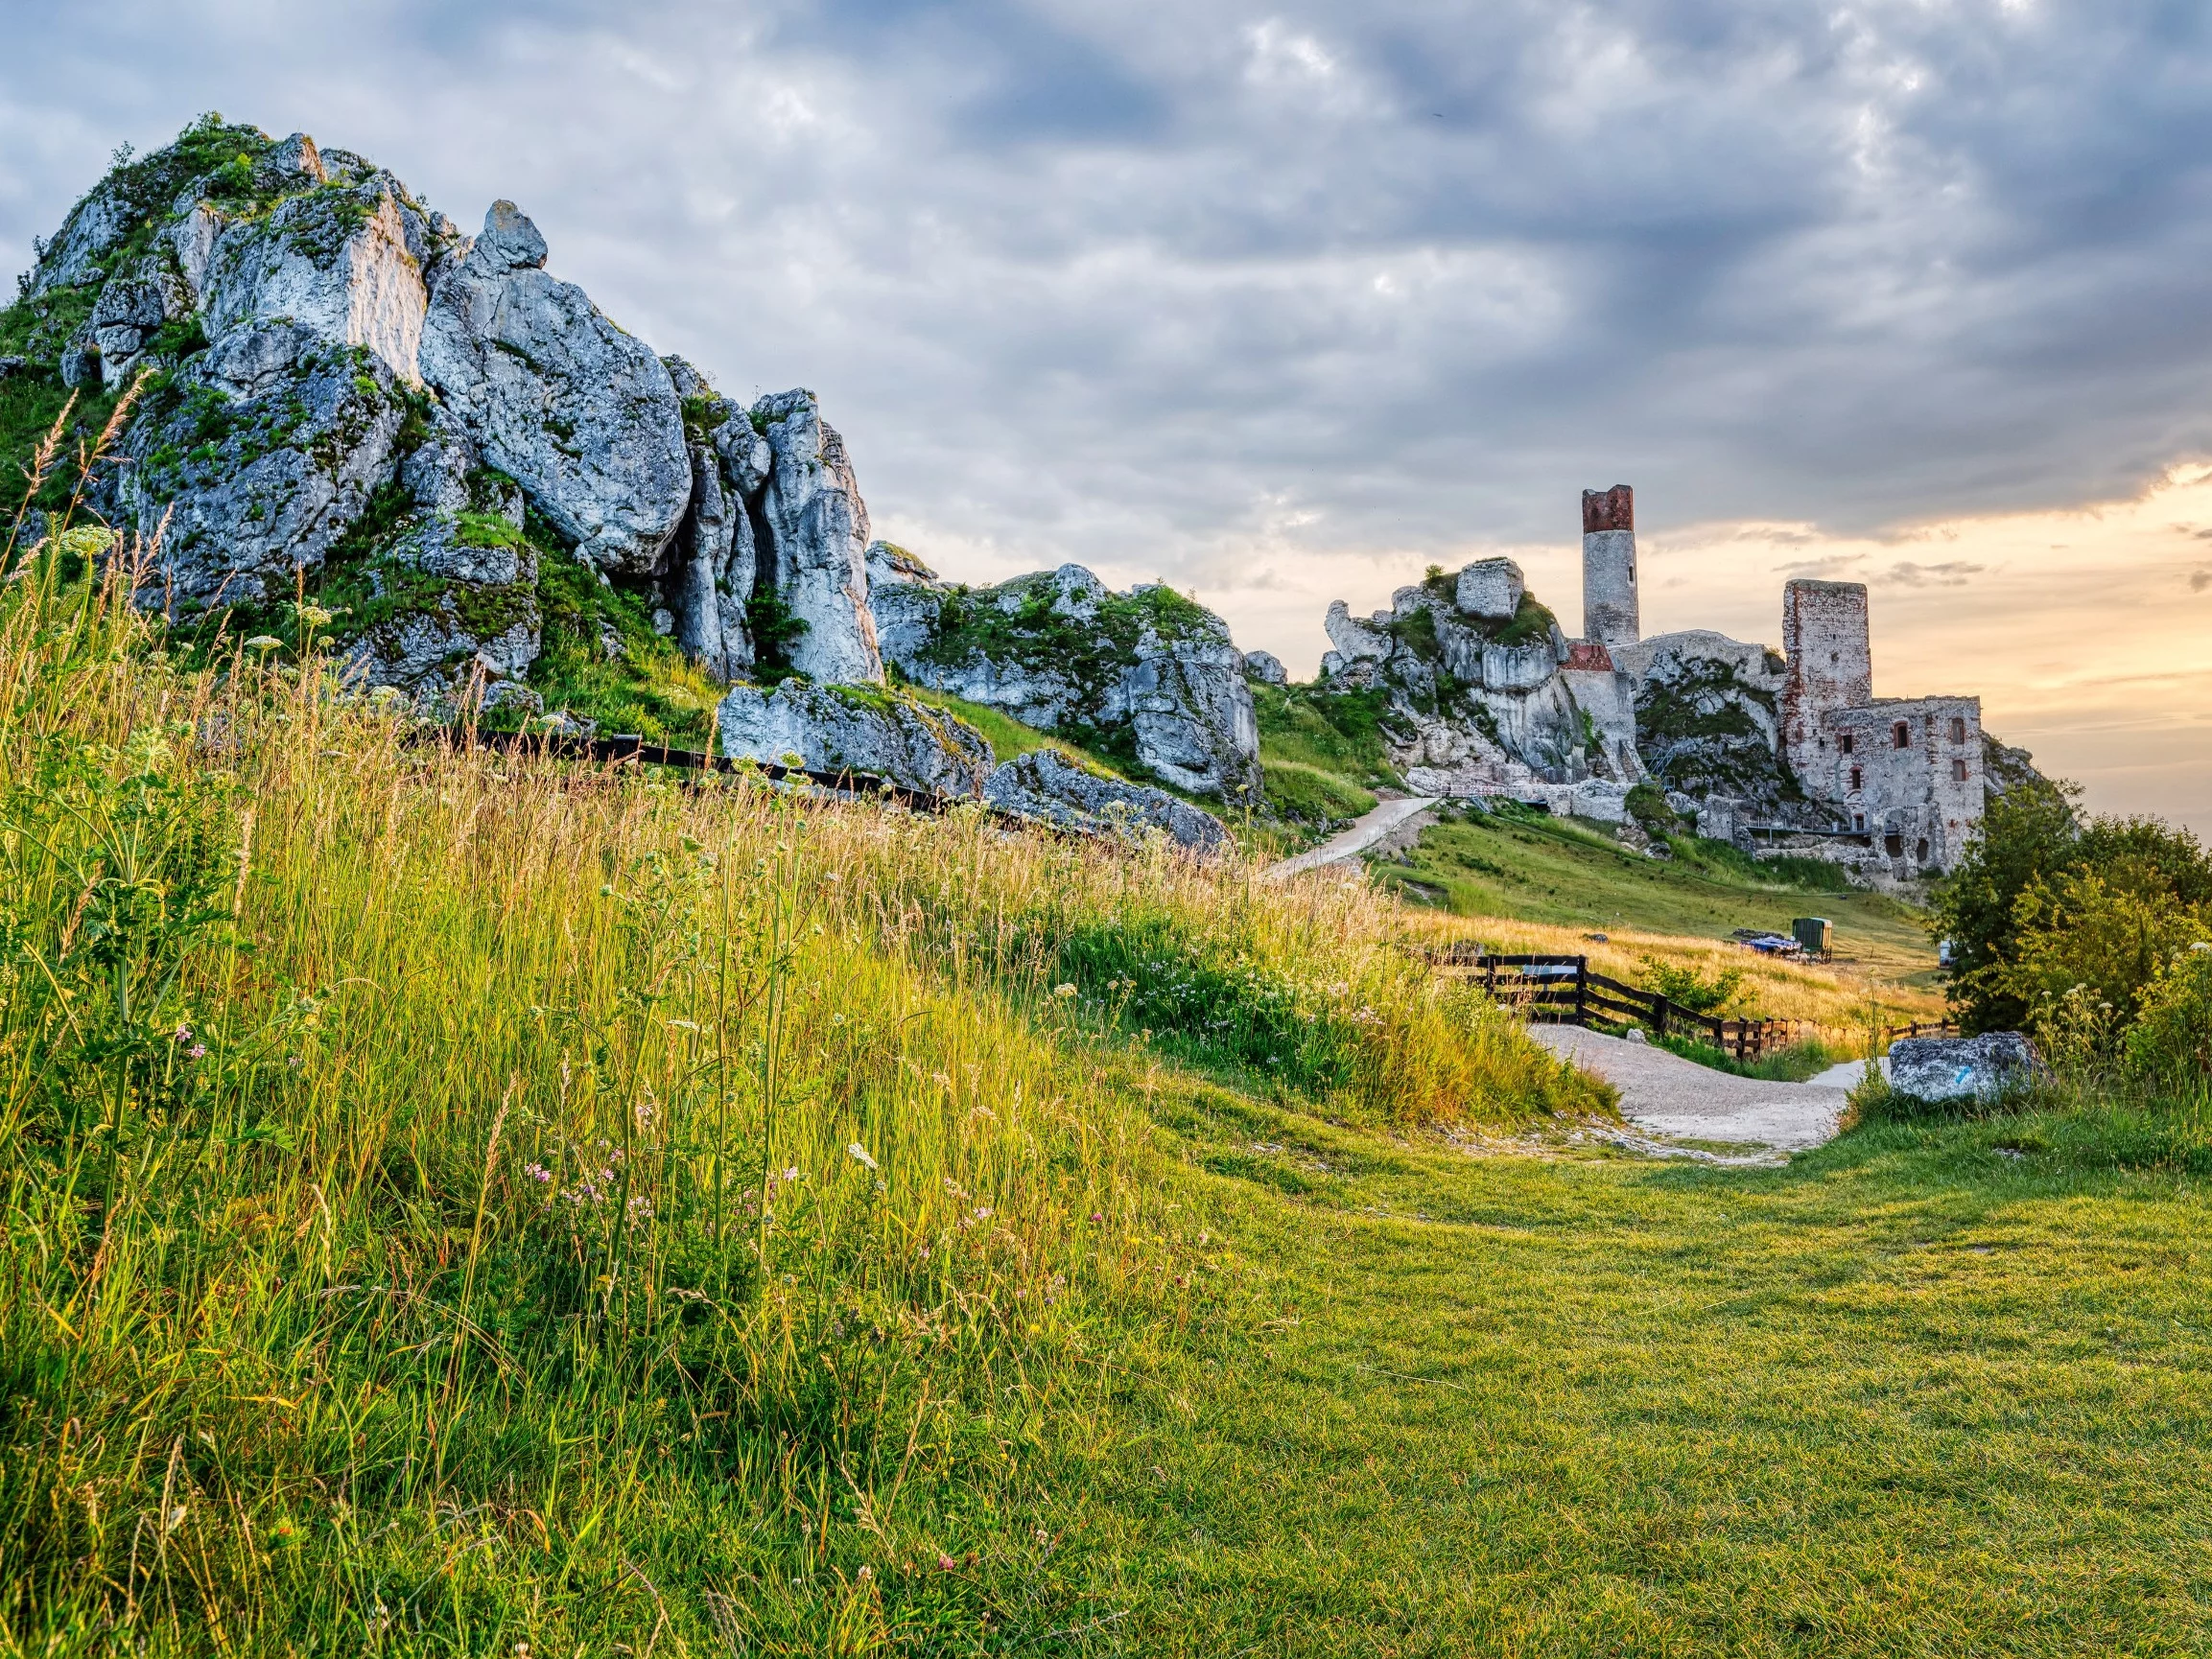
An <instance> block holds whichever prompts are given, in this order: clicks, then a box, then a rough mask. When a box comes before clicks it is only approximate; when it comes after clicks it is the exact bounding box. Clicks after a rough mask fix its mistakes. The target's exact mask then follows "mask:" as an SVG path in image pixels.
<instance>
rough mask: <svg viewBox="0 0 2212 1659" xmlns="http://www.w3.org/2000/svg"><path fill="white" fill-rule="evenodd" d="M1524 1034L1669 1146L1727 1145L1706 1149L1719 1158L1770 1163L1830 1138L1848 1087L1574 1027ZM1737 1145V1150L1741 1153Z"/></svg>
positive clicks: (1537, 1028)
mask: <svg viewBox="0 0 2212 1659" xmlns="http://www.w3.org/2000/svg"><path fill="white" fill-rule="evenodd" d="M1528 1034H1529V1036H1531V1037H1533V1038H1535V1039H1536V1040H1537V1041H1539V1042H1541V1043H1542V1044H1543V1045H1544V1046H1545V1047H1546V1048H1548V1049H1550V1050H1551V1051H1552V1052H1553V1053H1555V1054H1557V1055H1559V1056H1561V1057H1562V1058H1563V1059H1566V1060H1571V1061H1572V1062H1573V1063H1575V1064H1577V1065H1579V1066H1581V1067H1582V1068H1583V1069H1584V1070H1586V1071H1594V1072H1595V1073H1597V1075H1598V1076H1600V1077H1602V1078H1604V1079H1605V1080H1606V1082H1608V1083H1610V1084H1612V1086H1613V1087H1615V1088H1617V1089H1619V1090H1620V1110H1621V1115H1622V1116H1623V1117H1625V1118H1627V1119H1628V1120H1629V1122H1630V1123H1632V1124H1634V1125H1635V1127H1636V1128H1637V1129H1639V1130H1642V1131H1644V1132H1645V1133H1648V1134H1650V1135H1653V1136H1655V1137H1658V1141H1659V1144H1655V1145H1653V1146H1652V1147H1651V1148H1650V1149H1649V1150H1651V1151H1654V1152H1665V1151H1668V1150H1670V1149H1669V1146H1668V1145H1667V1144H1666V1143H1670V1142H1674V1141H1693V1142H1694V1141H1703V1142H1708V1143H1711V1142H1719V1143H1725V1144H1726V1146H1727V1147H1728V1148H1729V1150H1728V1151H1727V1152H1714V1151H1710V1150H1706V1149H1683V1150H1692V1151H1703V1152H1704V1153H1705V1156H1706V1157H1709V1158H1711V1159H1712V1160H1713V1161H1715V1162H1722V1163H1772V1162H1776V1161H1777V1159H1778V1158H1779V1157H1784V1156H1787V1155H1788V1154H1790V1153H1793V1152H1803V1151H1805V1150H1807V1149H1808V1148H1811V1147H1816V1146H1819V1145H1820V1144H1821V1143H1822V1142H1824V1141H1827V1140H1832V1139H1834V1138H1835V1134H1836V1128H1837V1120H1838V1119H1839V1118H1840V1117H1841V1116H1842V1115H1843V1110H1844V1102H1845V1100H1846V1098H1847V1093H1848V1091H1847V1090H1846V1089H1843V1088H1838V1087H1834V1086H1832V1085H1822V1084H1817V1083H1759V1082H1756V1081H1754V1080H1753V1079H1751V1078H1748V1077H1731V1076H1730V1075H1729V1073H1727V1072H1725V1071H1715V1070H1713V1069H1712V1068H1711V1067H1710V1066H1705V1065H1699V1064H1697V1063H1695V1062H1693V1061H1687V1060H1683V1059H1682V1058H1681V1057H1680V1056H1678V1055H1672V1054H1669V1053H1668V1052H1667V1051H1666V1050H1665V1049H1663V1048H1655V1047H1653V1046H1652V1045H1650V1044H1649V1043H1641V1042H1628V1041H1624V1040H1622V1039H1620V1038H1617V1037H1606V1036H1603V1035H1601V1034H1599V1033H1598V1032H1594V1031H1585V1030H1583V1029H1582V1028H1581V1027H1580V1026H1574V1025H1532V1026H1530V1027H1529V1030H1528ZM1738 1149H1740V1150H1738Z"/></svg>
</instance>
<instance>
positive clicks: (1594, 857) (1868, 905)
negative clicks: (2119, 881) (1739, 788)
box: [1375, 811, 1936, 990]
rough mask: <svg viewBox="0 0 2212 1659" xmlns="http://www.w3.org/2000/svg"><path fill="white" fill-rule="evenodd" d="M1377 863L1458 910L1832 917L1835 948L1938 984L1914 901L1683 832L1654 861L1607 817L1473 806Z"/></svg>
mask: <svg viewBox="0 0 2212 1659" xmlns="http://www.w3.org/2000/svg"><path fill="white" fill-rule="evenodd" d="M1794 862H1795V863H1796V864H1797V866H1798V867H1797V868H1796V869H1794V870H1791V871H1790V874H1792V875H1797V876H1810V877H1812V878H1813V879H1815V880H1822V879H1827V880H1832V879H1834V877H1833V876H1832V875H1831V873H1830V872H1829V871H1828V870H1826V869H1825V868H1824V867H1816V868H1812V869H1806V868H1804V864H1805V862H1806V861H1794ZM1375 868H1376V874H1377V878H1378V879H1380V880H1382V881H1385V882H1388V883H1390V884H1392V885H1394V886H1395V887H1397V888H1398V889H1399V890H1400V891H1401V892H1403V893H1405V894H1406V896H1407V897H1408V898H1410V899H1413V900H1417V901H1419V902H1423V903H1428V904H1434V905H1438V906H1439V907H1442V908H1445V909H1448V910H1450V911H1451V912H1453V913H1454V914H1457V915H1462V916H1478V917H1499V918H1506V919H1511V920H1516V921H1523V922H1543V923H1559V924H1562V925H1565V926H1571V927H1579V928H1582V929H1585V930H1594V931H1603V932H1612V931H1619V930H1630V931H1635V930H1640V931H1643V932H1649V933H1664V934H1682V935H1694V936H1703V937H1705V938H1708V939H1719V938H1726V937H1727V936H1728V935H1729V934H1730V933H1732V932H1733V931H1734V930H1735V929H1737V928H1739V927H1760V928H1767V929H1771V930H1773V931H1775V932H1778V933H1784V934H1786V933H1788V931H1789V927H1790V921H1791V919H1792V918H1793V917H1798V916H1825V917H1827V918H1829V919H1830V920H1831V921H1832V922H1834V923H1835V924H1836V927H1835V955H1836V956H1837V958H1838V959H1839V960H1840V961H1841V962H1842V963H1844V964H1845V965H1847V966H1853V967H1858V968H1862V969H1864V970H1866V971H1868V972H1869V973H1871V974H1872V975H1874V976H1877V977H1879V978H1881V979H1884V980H1888V981H1894V982H1896V983H1899V984H1902V985H1906V986H1910V987H1914V988H1917V989H1920V990H1930V989H1933V987H1934V985H1935V983H1936V953H1935V946H1934V944H1933V942H1932V941H1931V940H1930V939H1929V937H1928V934H1927V930H1926V928H1925V926H1924V925H1923V924H1922V922H1921V918H1920V913H1919V912H1918V911H1916V910H1914V909H1913V908H1912V907H1911V906H1909V905H1907V904H1905V903H1903V902H1902V901H1900V900H1896V899H1894V898H1891V897H1890V896H1888V895H1886V894H1879V893H1868V892H1863V891H1859V890H1849V891H1836V890H1835V889H1834V888H1832V887H1825V888H1824V887H1817V886H1812V885H1809V884H1808V883H1807V882H1806V881H1804V880H1802V879H1799V880H1790V879H1777V878H1776V876H1777V872H1776V871H1775V870H1774V869H1773V868H1772V867H1770V866H1767V865H1763V864H1754V863H1753V862H1752V860H1750V859H1748V858H1746V857H1744V856H1743V855H1742V854H1740V853H1735V852H1734V850H1733V849H1731V848H1728V847H1724V846H1716V845H1715V844H1714V843H1711V842H1695V841H1689V840H1686V839H1685V840H1683V841H1680V842H1678V843H1676V856H1675V857H1673V858H1671V859H1665V860H1662V859H1654V858H1647V857H1645V856H1644V855H1643V854H1642V853H1639V852H1636V851H1635V850H1634V849H1631V848H1628V847H1624V846H1622V845H1621V844H1620V843H1619V842H1618V841H1616V840H1614V839H1613V838H1612V835H1611V834H1610V833H1609V832H1608V831H1607V830H1605V829H1604V828H1603V827H1602V826H1589V825H1582V824H1578V823H1575V822H1574V821H1572V820H1563V819H1556V818H1546V817H1543V816H1541V815H1539V814H1535V813H1514V812H1511V811H1499V812H1494V813H1489V814H1483V813H1479V812H1470V813H1465V814H1453V815H1452V816H1451V817H1450V818H1449V819H1448V820H1447V822H1445V823H1442V824H1438V825H1436V826H1434V827H1433V828H1431V829H1429V830H1425V831H1424V833H1423V834H1422V837H1421V841H1420V844H1419V845H1418V846H1417V847H1415V848H1413V849H1411V850H1409V851H1408V853H1406V854H1405V855H1404V856H1403V857H1402V858H1401V859H1389V860H1383V861H1380V862H1378V863H1377V865H1376V867H1375ZM1785 868H1787V867H1785Z"/></svg>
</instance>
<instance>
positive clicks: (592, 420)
mask: <svg viewBox="0 0 2212 1659" xmlns="http://www.w3.org/2000/svg"><path fill="white" fill-rule="evenodd" d="M544 250H545V240H544V238H543V237H541V236H539V235H538V232H537V227H536V226H535V225H533V224H531V223H530V222H529V220H528V219H527V218H525V217H524V215H523V214H522V213H521V212H520V211H518V210H517V209H516V208H515V206H514V204H513V203H512V202H506V201H501V202H495V203H493V205H492V208H491V211H490V212H489V213H487V214H486V215H485V216H484V229H483V234H482V235H481V236H480V237H478V238H477V240H476V243H475V245H473V246H471V247H470V249H469V251H468V254H467V257H466V258H464V259H462V260H460V261H459V264H458V265H457V266H455V267H454V268H453V269H451V270H449V271H448V272H447V273H446V274H445V275H444V276H443V277H442V278H441V279H440V280H439V282H438V285H437V290H436V292H435V293H434V294H433V295H432V297H431V303H430V310H429V313H428V315H427V316H426V318H425V320H424V323H423V329H422V346H421V352H420V363H421V368H422V374H423V378H424V379H426V380H428V381H429V382H430V384H431V385H432V386H435V387H436V388H437V391H438V395H439V396H440V397H441V398H443V399H444V400H445V402H446V404H447V405H448V406H449V407H450V408H451V409H453V410H454V412H455V413H456V414H457V415H458V416H459V419H460V421H461V424H462V425H463V426H465V427H466V428H467V429H468V432H469V435H470V436H471V437H472V438H474V439H475V440H476V443H477V446H478V447H479V448H480V449H481V450H482V452H483V455H484V458H485V459H486V460H487V461H489V462H490V463H491V464H492V465H493V466H496V467H498V468H499V469H500V470H501V471H502V472H505V473H507V474H509V475H510V476H512V477H513V478H514V479H517V480H518V481H519V482H520V483H521V484H522V486H523V488H524V489H526V490H527V491H529V497H530V500H531V501H532V502H534V503H535V504H536V505H537V507H538V510H539V511H541V512H542V513H544V514H545V515H546V517H547V518H548V519H550V520H552V521H553V524H554V525H555V526H558V527H559V529H560V530H561V532H562V533H563V534H564V535H566V536H568V537H570V538H571V539H573V540H574V541H575V542H576V544H577V552H578V555H579V556H580V557H582V558H584V559H585V560H587V561H588V562H590V563H591V564H594V565H596V566H598V567H599V568H600V570H602V571H607V572H629V573H631V574H635V575H645V574H647V573H649V572H651V571H652V570H653V569H654V568H655V566H656V564H657V563H658V561H659V559H660V556H661V553H662V551H663V550H664V549H666V548H667V547H668V545H669V543H670V541H671V539H672V538H673V537H674V535H675V532H676V527H677V526H678V524H680V523H681V521H682V519H683V516H684V509H685V507H686V506H687V505H689V503H690V501H691V495H692V464H691V456H690V454H689V451H688V449H687V446H686V444H685V441H684V425H683V410H682V406H681V405H680V404H679V403H678V401H677V398H676V390H675V386H674V384H673V383H672V382H671V380H670V378H669V371H668V369H667V368H666V367H664V366H663V365H662V363H661V361H660V359H658V358H657V357H655V356H654V355H653V354H652V352H651V351H650V350H649V349H648V348H647V346H646V345H645V344H644V343H643V342H642V341H639V340H637V339H632V338H631V337H630V336H629V335H627V334H625V333H624V332H623V331H622V330H621V329H619V328H617V327H616V326H615V325H614V324H613V323H611V322H609V321H608V320H607V319H606V318H605V317H604V316H602V315H600V311H599V308H598V307H597V306H595V305H593V304H592V302H591V300H590V299H589V298H588V297H587V296H586V295H585V293H584V292H583V290H581V289H580V288H577V287H574V286H573V285H571V284H569V283H565V282H560V281H557V280H555V279H554V278H553V277H552V276H549V275H548V274H547V273H546V272H545V271H544V270H543V269H539V264H538V262H541V261H542V260H543V258H544V256H545V255H544Z"/></svg>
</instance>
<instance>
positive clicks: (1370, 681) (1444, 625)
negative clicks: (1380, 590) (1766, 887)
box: [1299, 558, 1645, 821]
mask: <svg viewBox="0 0 2212 1659" xmlns="http://www.w3.org/2000/svg"><path fill="white" fill-rule="evenodd" d="M1324 626H1325V627H1326V628H1327V630H1328V633H1329V638H1330V645H1331V647H1332V648H1331V649H1330V652H1329V653H1328V655H1327V656H1325V657H1323V658H1322V663H1321V675H1320V678H1319V679H1318V680H1317V681H1316V682H1315V684H1314V685H1313V687H1312V688H1310V689H1304V690H1302V691H1301V692H1300V693H1299V695H1302V696H1303V697H1304V698H1305V700H1306V701H1307V702H1314V703H1317V704H1318V705H1319V706H1320V709H1321V713H1322V714H1323V716H1324V717H1325V718H1327V717H1330V711H1331V709H1332V708H1334V707H1335V706H1337V705H1340V704H1342V703H1344V701H1345V700H1346V699H1348V698H1357V697H1362V696H1364V697H1366V698H1368V699H1370V700H1372V701H1375V702H1376V703H1377V705H1378V706H1377V708H1376V709H1375V711H1374V712H1373V725H1374V729H1375V731H1376V733H1377V736H1379V738H1380V740H1381V743H1382V745H1383V748H1384V750H1385V752H1386V753H1387V756H1388V760H1389V764H1390V767H1391V768H1392V769H1393V770H1394V772H1395V773H1396V775H1397V776H1398V777H1399V778H1400V779H1401V780H1402V782H1403V783H1404V784H1405V786H1406V787H1408V788H1410V789H1413V790H1414V791H1416V792H1418V793H1421V794H1429V795H1446V796H1469V795H1501V794H1502V795H1518V796H1521V797H1524V798H1528V799H1532V800H1542V801H1545V802H1546V803H1547V804H1549V805H1551V806H1552V807H1553V809H1554V810H1557V811H1565V812H1572V813H1575V814H1577V815H1578V816H1595V817H1599V818H1605V819H1610V820H1613V821H1619V820H1622V819H1623V818H1625V816H1626V810H1625V807H1624V806H1623V805H1622V803H1623V801H1624V800H1625V798H1626V795H1627V791H1628V789H1629V788H1630V787H1631V786H1632V785H1634V784H1635V783H1640V782H1641V781H1642V780H1643V778H1644V776H1645V772H1644V767H1643V763H1642V760H1641V759H1640V757H1639V756H1638V755H1637V753H1636V746H1635V718H1634V710H1633V698H1632V696H1631V694H1630V692H1629V691H1628V689H1627V687H1626V685H1625V683H1624V682H1623V681H1622V680H1621V677H1620V676H1619V675H1618V674H1617V673H1616V672H1615V671H1614V670H1613V668H1612V665H1611V664H1610V663H1605V662H1600V661H1597V660H1595V659H1591V660H1584V659H1580V658H1577V657H1576V656H1575V655H1574V654H1573V653H1572V652H1570V650H1569V648H1568V644H1567V641H1566V639H1565V635H1564V634H1562V633H1561V631H1560V627H1559V623H1558V621H1557V620H1556V619H1554V618H1553V616H1552V613H1551V611H1550V610H1549V609H1548V608H1547V607H1545V606H1544V605H1543V604H1542V603H1541V602H1540V601H1539V600H1538V599H1537V598H1536V596H1534V595H1533V594H1531V593H1529V592H1528V589H1527V584H1526V582H1525V581H1524V580H1523V578H1522V576H1521V572H1520V568H1519V567H1518V565H1516V564H1515V563H1514V562H1513V561H1512V560H1511V559H1502V558H1499V559H1483V560H1480V561H1478V562H1476V563H1474V564H1471V565H1469V566H1468V567H1467V568H1466V569H1464V570H1462V571H1459V572H1449V573H1447V572H1445V571H1443V570H1442V569H1440V568H1432V569H1431V570H1430V571H1429V572H1428V574H1427V576H1426V577H1425V578H1424V580H1423V581H1421V582H1420V583H1418V584H1414V585H1411V586H1408V587H1402V588H1400V589H1399V590H1398V592H1397V593H1396V594H1394V595H1393V596H1391V605H1390V609H1388V610H1386V611H1377V612H1375V613H1373V614H1372V615H1371V616H1367V617H1356V616H1353V614H1352V610H1351V607H1350V606H1349V605H1347V604H1346V603H1345V602H1344V601H1343V600H1341V599H1339V600H1337V601H1336V602H1334V603H1333V604H1331V605H1330V607H1329V614H1328V617H1327V618H1326V619H1325V622H1324Z"/></svg>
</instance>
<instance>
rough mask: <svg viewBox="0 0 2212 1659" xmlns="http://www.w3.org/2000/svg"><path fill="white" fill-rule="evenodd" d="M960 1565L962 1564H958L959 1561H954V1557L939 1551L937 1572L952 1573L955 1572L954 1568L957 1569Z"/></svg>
mask: <svg viewBox="0 0 2212 1659" xmlns="http://www.w3.org/2000/svg"><path fill="white" fill-rule="evenodd" d="M959 1564H960V1563H959V1562H957V1561H955V1560H953V1557H952V1556H950V1555H948V1554H945V1552H944V1551H942V1550H940V1551H938V1552H937V1571H938V1572H940V1573H950V1572H952V1571H953V1568H955V1567H957V1566H958V1565H959Z"/></svg>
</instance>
